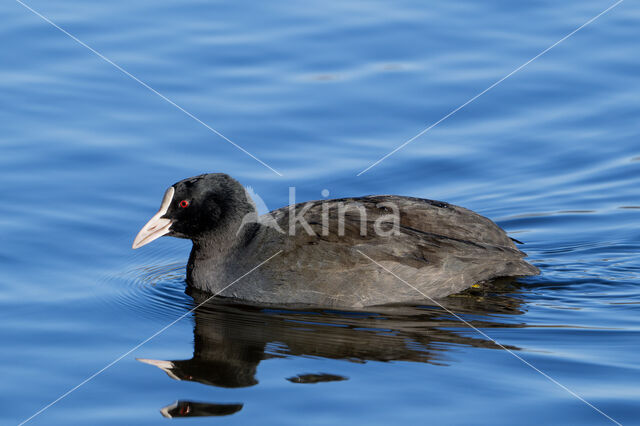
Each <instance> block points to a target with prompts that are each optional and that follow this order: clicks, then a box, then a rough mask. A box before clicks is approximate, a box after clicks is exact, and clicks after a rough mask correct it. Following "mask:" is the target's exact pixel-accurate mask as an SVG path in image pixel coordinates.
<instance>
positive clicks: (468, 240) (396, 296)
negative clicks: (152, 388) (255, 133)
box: [223, 195, 539, 307]
mask: <svg viewBox="0 0 640 426" xmlns="http://www.w3.org/2000/svg"><path fill="white" fill-rule="evenodd" d="M327 203H328V204H327ZM302 212H304V215H302V219H304V221H302V220H298V221H294V220H292V219H293V218H294V217H295V216H293V215H299V214H301V213H302ZM292 221H293V222H294V225H293V226H291V223H292ZM278 250H282V252H281V253H280V254H279V255H278V256H276V257H275V258H274V259H272V260H270V261H269V262H268V263H266V264H265V265H264V266H262V267H261V268H260V269H259V270H257V271H255V272H254V273H252V274H251V275H249V276H247V277H246V278H245V279H243V281H245V280H246V281H247V282H245V283H242V284H239V285H237V286H234V287H233V288H230V289H229V291H228V292H225V293H223V295H227V296H230V297H236V298H240V299H244V300H251V301H255V302H262V303H276V304H296V303H300V304H314V305H325V306H356V307H357V306H371V305H378V304H386V303H398V302H409V301H418V300H424V299H429V298H441V297H444V296H447V295H449V294H452V293H456V292H459V291H462V290H464V289H465V288H468V287H469V286H471V285H473V284H475V283H477V282H480V281H486V280H490V279H493V278H497V277H503V276H522V275H536V274H538V273H539V271H538V269H537V268H536V267H534V266H532V265H530V264H529V263H527V262H526V261H524V260H523V257H524V256H525V254H524V253H523V252H521V251H520V250H518V249H517V248H516V247H515V245H514V243H513V241H512V240H511V239H510V238H509V237H508V236H507V235H506V233H505V232H504V231H503V230H502V229H501V228H500V227H498V226H497V225H496V224H495V223H493V222H492V221H491V220H489V219H487V218H485V217H483V216H481V215H479V214H477V213H474V212H472V211H470V210H467V209H465V208H462V207H458V206H455V205H452V204H448V203H444V202H440V201H433V200H425V199H420V198H412V197H402V196H395V195H382V196H368V197H358V198H345V199H337V200H322V201H312V202H308V203H300V204H297V205H296V206H295V209H294V210H293V211H292V210H291V208H290V207H289V206H287V207H283V208H281V209H278V210H275V211H273V212H271V213H270V214H269V215H268V216H265V217H263V218H262V225H260V227H259V228H258V229H257V231H256V232H255V235H253V236H252V238H251V240H250V242H249V243H248V244H247V246H246V248H245V250H243V253H244V254H243V260H241V259H240V258H238V259H235V262H238V263H240V264H243V266H244V267H251V266H255V264H256V263H258V262H259V261H260V259H261V258H263V257H264V258H267V257H268V256H269V255H270V254H272V253H276V252H278ZM414 287H415V288H414Z"/></svg>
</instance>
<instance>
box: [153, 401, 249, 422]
mask: <svg viewBox="0 0 640 426" xmlns="http://www.w3.org/2000/svg"><path fill="white" fill-rule="evenodd" d="M240 410H242V404H210V403H206V402H193V401H176V402H174V403H173V404H170V405H167V406H166V407H163V408H162V409H160V413H162V415H163V416H164V417H168V418H174V417H205V416H228V415H229V414H234V413H237V412H238V411H240Z"/></svg>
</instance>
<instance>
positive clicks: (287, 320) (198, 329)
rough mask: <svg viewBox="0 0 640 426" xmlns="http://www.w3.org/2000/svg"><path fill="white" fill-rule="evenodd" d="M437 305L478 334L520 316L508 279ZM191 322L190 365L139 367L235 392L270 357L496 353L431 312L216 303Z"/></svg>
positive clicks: (196, 298) (174, 410) (183, 410)
mask: <svg viewBox="0 0 640 426" xmlns="http://www.w3.org/2000/svg"><path fill="white" fill-rule="evenodd" d="M188 294H189V295H190V296H191V297H192V298H193V303H194V306H196V305H199V304H201V303H203V302H204V301H206V300H207V298H208V297H210V295H208V294H205V293H200V292H197V291H194V290H189V291H188ZM514 294H515V295H514ZM440 302H441V303H442V304H443V305H444V306H445V307H446V308H447V309H449V310H450V311H452V312H455V313H456V314H457V315H459V316H461V317H462V318H464V319H465V320H466V321H468V322H469V323H471V324H473V325H474V326H475V327H478V328H483V329H486V328H491V327H501V328H504V327H522V326H524V325H523V324H520V323H518V322H517V320H514V318H513V317H514V316H517V315H519V314H521V313H522V310H521V305H522V303H523V302H522V301H521V300H520V299H519V298H518V297H517V288H516V287H515V284H514V283H513V281H510V280H502V281H498V282H494V283H492V284H490V285H487V286H485V287H483V288H480V289H471V290H469V291H467V292H465V293H461V294H458V295H454V296H449V297H448V298H446V299H444V300H442V301H440ZM194 318H195V327H194V349H193V357H192V358H191V359H188V360H174V361H163V360H152V359H139V361H141V362H144V363H146V364H151V365H154V366H156V367H158V368H160V369H162V370H163V371H164V372H165V373H167V375H168V376H169V377H171V378H173V379H176V380H188V381H194V382H199V383H203V384H206V385H210V386H217V387H224V388H237V387H247V386H253V385H255V384H257V383H258V381H257V379H256V370H257V367H258V364H259V363H260V362H261V361H262V360H266V359H270V358H277V357H286V356H313V357H322V358H330V359H343V360H348V361H353V362H360V363H363V362H367V361H412V362H424V363H432V364H438V365H448V363H447V358H446V351H447V350H448V349H449V348H451V347H452V346H454V345H463V346H471V347H481V348H491V349H501V348H502V347H501V346H499V345H497V344H496V343H495V342H494V341H492V340H488V339H486V338H484V337H483V336H482V335H480V334H478V333H469V326H468V325H466V324H464V323H462V322H461V321H460V320H459V319H457V318H455V317H454V316H452V315H451V314H450V313H448V312H447V311H445V310H444V309H442V308H441V307H438V306H426V305H425V306H384V307H375V308H370V309H367V310H362V311H336V310H319V309H304V310H291V309H279V308H274V307H269V308H265V307H256V306H246V305H239V304H237V303H232V302H230V301H225V300H219V299H216V300H211V301H208V302H207V303H205V304H203V305H202V306H201V307H199V308H198V309H197V310H196V311H195V312H194ZM507 348H509V349H512V350H517V349H518V348H517V347H511V346H507ZM283 379H286V380H289V381H290V382H292V383H319V382H325V381H333V382H335V381H342V380H347V379H348V378H347V377H344V376H340V375H336V374H331V373H330V372H300V374H299V375H297V376H294V377H289V378H283ZM241 408H242V405H241V404H207V403H196V402H189V401H178V402H176V403H174V404H172V405H170V406H167V407H165V408H163V409H162V414H163V415H165V416H170V417H177V416H182V417H184V416H220V415H228V414H233V413H235V412H237V411H239V410H240V409H241Z"/></svg>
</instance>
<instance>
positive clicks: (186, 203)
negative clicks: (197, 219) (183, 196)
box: [180, 200, 189, 209]
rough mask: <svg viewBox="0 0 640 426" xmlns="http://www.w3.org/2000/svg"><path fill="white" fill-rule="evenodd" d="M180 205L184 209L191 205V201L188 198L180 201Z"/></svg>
mask: <svg viewBox="0 0 640 426" xmlns="http://www.w3.org/2000/svg"><path fill="white" fill-rule="evenodd" d="M180 207H182V208H183V209H184V208H187V207H189V201H187V200H182V201H180Z"/></svg>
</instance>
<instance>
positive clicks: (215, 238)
mask: <svg viewBox="0 0 640 426" xmlns="http://www.w3.org/2000/svg"><path fill="white" fill-rule="evenodd" d="M254 215H255V217H253V216H254ZM257 217H258V215H257V213H256V212H255V211H253V212H248V213H247V214H245V215H241V217H240V218H238V219H237V220H236V219H234V220H233V221H232V222H229V223H226V224H225V226H221V227H219V228H217V229H216V230H214V231H211V232H209V233H207V234H204V235H202V236H200V237H199V238H195V239H193V240H192V242H193V247H192V249H191V254H190V256H189V263H188V265H187V281H188V282H189V284H190V285H192V286H194V287H196V288H199V289H201V290H204V291H207V292H210V293H215V292H217V291H221V290H222V288H224V286H226V285H228V284H229V282H231V281H233V280H234V279H236V278H237V277H236V276H235V275H236V272H237V269H238V267H239V266H240V265H241V264H243V263H244V262H242V261H241V260H242V258H243V257H245V255H246V249H247V245H248V244H249V243H250V242H251V240H252V238H253V237H254V236H255V234H256V232H257V230H258V229H259V227H260V225H259V224H258V222H257Z"/></svg>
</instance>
